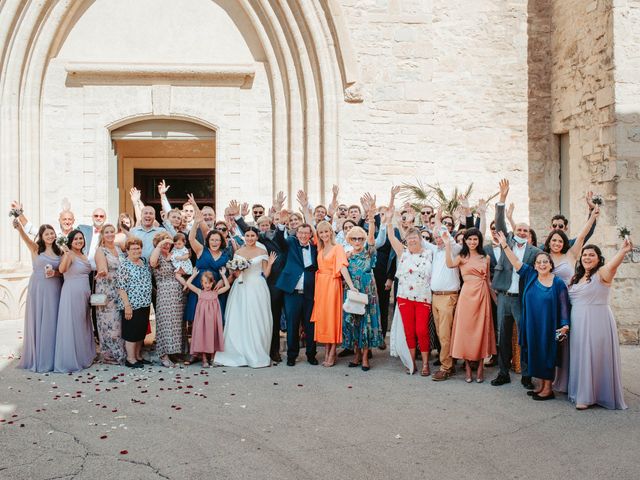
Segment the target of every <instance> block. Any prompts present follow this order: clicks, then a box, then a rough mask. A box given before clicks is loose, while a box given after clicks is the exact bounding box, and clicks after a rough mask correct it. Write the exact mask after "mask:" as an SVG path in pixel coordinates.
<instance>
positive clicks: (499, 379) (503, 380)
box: [491, 374, 511, 387]
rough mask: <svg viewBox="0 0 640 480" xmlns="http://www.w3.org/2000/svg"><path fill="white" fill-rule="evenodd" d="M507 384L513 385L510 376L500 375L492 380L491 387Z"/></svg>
mask: <svg viewBox="0 0 640 480" xmlns="http://www.w3.org/2000/svg"><path fill="white" fill-rule="evenodd" d="M505 383H511V378H510V377H509V375H502V374H499V375H498V376H497V377H496V378H494V379H493V380H491V385H493V386H494V387H499V386H500V385H504V384H505Z"/></svg>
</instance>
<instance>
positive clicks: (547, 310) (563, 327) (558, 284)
mask: <svg viewBox="0 0 640 480" xmlns="http://www.w3.org/2000/svg"><path fill="white" fill-rule="evenodd" d="M498 236H499V241H500V246H501V247H502V250H503V252H504V254H505V255H506V256H507V258H508V259H509V262H511V264H512V265H513V268H514V270H516V271H517V272H518V275H520V278H521V280H522V282H521V285H524V288H523V289H522V291H521V295H520V298H521V301H522V319H521V325H522V328H521V329H520V332H519V343H520V346H521V349H522V354H523V355H526V358H527V360H528V365H529V374H530V375H531V376H532V377H535V378H537V379H540V380H541V384H540V385H538V387H537V388H536V389H534V390H533V391H532V392H531V394H530V395H531V396H532V398H533V399H534V400H550V399H552V398H555V395H554V393H553V389H552V383H553V379H554V376H555V367H556V365H557V356H558V341H566V336H567V332H568V331H569V293H568V290H567V286H566V285H565V283H564V282H563V281H562V279H561V278H560V277H558V276H556V275H554V274H553V273H551V272H553V269H554V265H553V260H552V259H551V256H550V255H549V254H548V253H547V252H540V253H538V254H537V255H536V257H535V259H534V268H531V267H530V266H529V265H527V264H525V263H522V262H521V261H520V260H519V259H518V257H517V256H516V254H515V253H513V251H511V249H510V248H509V246H508V245H507V240H506V238H505V236H504V234H502V233H498Z"/></svg>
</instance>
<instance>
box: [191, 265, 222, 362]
mask: <svg viewBox="0 0 640 480" xmlns="http://www.w3.org/2000/svg"><path fill="white" fill-rule="evenodd" d="M225 273H226V269H225V268H224V267H223V268H221V269H220V275H221V276H222V280H223V282H224V285H223V286H222V287H220V288H219V289H218V290H217V291H216V290H214V289H213V288H214V287H215V285H216V282H215V279H214V278H213V273H211V272H203V273H202V277H200V283H201V284H202V288H201V289H200V288H198V287H195V286H194V285H193V284H192V283H191V282H193V279H194V278H195V277H196V276H197V275H198V269H197V268H195V267H194V268H193V273H192V275H191V276H190V277H189V279H188V280H187V281H186V282H185V280H184V279H183V278H182V277H181V278H180V283H182V284H183V285H185V286H186V287H187V288H188V289H189V290H191V291H192V292H193V293H195V294H196V295H198V303H197V304H196V313H195V317H194V319H193V327H192V329H191V352H190V353H191V356H195V357H197V356H201V357H202V366H203V367H209V366H210V364H209V358H210V359H211V361H212V362H213V356H214V355H215V352H222V351H224V337H223V333H222V309H221V308H220V302H219V301H218V295H219V294H221V293H224V292H226V291H228V290H229V288H231V287H230V285H229V280H228V279H227V276H226V275H225ZM207 355H209V358H207Z"/></svg>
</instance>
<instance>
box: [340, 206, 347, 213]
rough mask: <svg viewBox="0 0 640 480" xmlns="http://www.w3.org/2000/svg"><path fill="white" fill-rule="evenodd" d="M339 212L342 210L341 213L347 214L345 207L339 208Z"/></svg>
mask: <svg viewBox="0 0 640 480" xmlns="http://www.w3.org/2000/svg"><path fill="white" fill-rule="evenodd" d="M338 210H340V211H341V212H346V211H347V209H346V208H345V207H338Z"/></svg>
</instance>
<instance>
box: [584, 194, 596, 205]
mask: <svg viewBox="0 0 640 480" xmlns="http://www.w3.org/2000/svg"><path fill="white" fill-rule="evenodd" d="M585 200H586V201H587V205H589V210H593V209H594V208H595V207H596V204H595V203H593V192H592V191H591V190H589V191H588V192H587V195H586V196H585Z"/></svg>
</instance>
